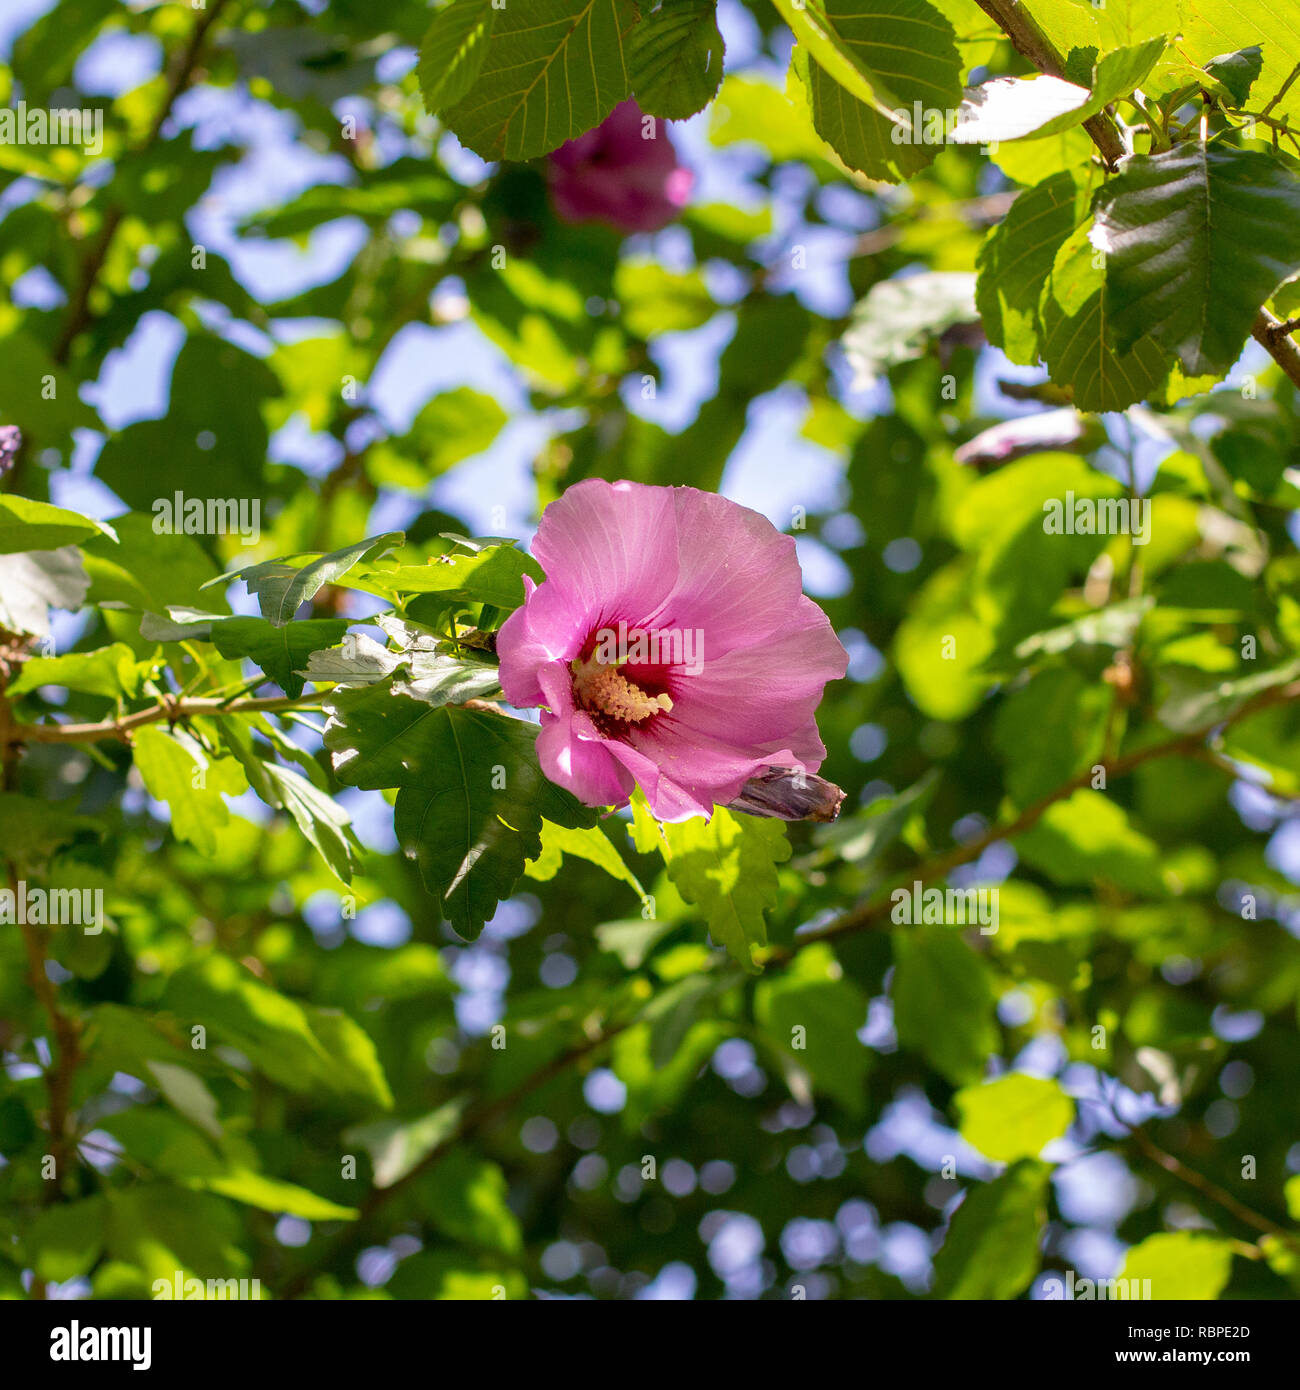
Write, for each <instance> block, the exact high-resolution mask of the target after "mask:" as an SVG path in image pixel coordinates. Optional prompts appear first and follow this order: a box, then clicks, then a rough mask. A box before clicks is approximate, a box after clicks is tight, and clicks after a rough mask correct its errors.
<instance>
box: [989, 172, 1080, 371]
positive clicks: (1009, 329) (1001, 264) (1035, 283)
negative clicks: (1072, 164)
mask: <svg viewBox="0 0 1300 1390" xmlns="http://www.w3.org/2000/svg"><path fill="white" fill-rule="evenodd" d="M1080 201H1081V193H1080V189H1079V186H1078V184H1077V183H1076V182H1075V179H1074V176H1073V174H1065V173H1062V174H1055V175H1053V176H1052V177H1051V178H1048V179H1044V180H1043V182H1042V183H1039V184H1036V185H1035V186H1034V187H1033V188H1029V189H1026V190H1025V191H1024V192H1023V193H1021V194H1020V195H1019V197H1017V199H1016V201H1015V202H1014V203H1012V205H1011V210H1010V211H1009V212H1008V213H1007V215H1006V216H1005V217H1004V218H1003V219H1002V221H1001V222H999V223H998V225H997V226H996V227H994V228H993V230H992V231H991V232H990V233H989V234H988V237H987V238H986V239H985V242H984V245H983V246H982V247H981V248H980V253H979V259H978V261H977V265H978V267H979V280H978V283H977V284H976V287H975V303H976V305H977V306H978V308H979V313H980V318H981V321H982V322H983V325H984V332H985V334H986V335H987V336H988V340H989V342H990V343H992V344H993V345H994V347H1000V348H1001V349H1002V350H1003V352H1005V353H1006V355H1007V356H1008V357H1009V358H1010V359H1011V360H1012V361H1013V362H1018V363H1020V365H1021V366H1025V367H1029V366H1033V365H1034V364H1035V363H1036V362H1037V361H1038V359H1039V357H1040V355H1041V354H1042V347H1041V341H1040V340H1041V336H1042V330H1041V326H1040V323H1039V318H1038V300H1039V296H1040V295H1041V294H1042V291H1043V287H1044V285H1045V284H1046V283H1047V277H1048V276H1049V275H1050V274H1051V273H1052V264H1053V262H1054V261H1055V259H1056V253H1057V252H1058V251H1059V250H1060V248H1061V246H1062V244H1063V243H1064V242H1065V240H1066V238H1067V237H1069V235H1070V233H1071V232H1073V231H1074V229H1075V228H1076V227H1077V226H1078V225H1079V219H1080V216H1081V215H1082V213H1083V208H1082V207H1080V205H1079V204H1080Z"/></svg>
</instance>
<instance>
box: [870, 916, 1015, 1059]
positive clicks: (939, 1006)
mask: <svg viewBox="0 0 1300 1390" xmlns="http://www.w3.org/2000/svg"><path fill="white" fill-rule="evenodd" d="M893 943H894V963H895V965H894V987H893V997H894V1026H895V1028H897V1030H898V1041H899V1043H900V1045H901V1046H903V1047H906V1048H910V1049H912V1050H913V1051H916V1052H919V1053H920V1054H921V1055H922V1056H923V1057H925V1058H926V1059H927V1060H928V1061H929V1062H930V1064H931V1065H932V1066H933V1067H935V1068H936V1070H938V1071H939V1072H941V1073H942V1074H943V1075H944V1076H946V1077H947V1078H948V1079H949V1080H950V1081H952V1082H954V1083H956V1084H958V1085H963V1084H965V1083H967V1082H973V1081H978V1080H979V1079H980V1077H981V1076H982V1075H983V1073H984V1064H985V1062H986V1061H987V1060H988V1058H989V1056H990V1055H991V1054H992V1053H994V1052H996V1051H997V1050H998V1044H999V1040H1000V1034H999V1032H998V1028H997V1023H996V1020H995V1017H994V1008H995V1004H996V1001H995V999H994V995H993V982H992V979H991V978H990V975H989V970H988V966H987V965H986V964H985V963H984V961H983V960H982V959H981V958H980V956H978V955H977V954H976V953H975V952H974V951H973V950H972V949H971V948H970V947H969V946H968V945H967V944H966V942H965V941H963V940H962V938H961V936H960V934H959V933H958V932H956V931H954V930H953V929H951V928H948V927H916V926H911V927H907V928H904V929H901V930H899V931H895V932H894V933H893Z"/></svg>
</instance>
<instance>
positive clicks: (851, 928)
mask: <svg viewBox="0 0 1300 1390" xmlns="http://www.w3.org/2000/svg"><path fill="white" fill-rule="evenodd" d="M1296 699H1300V681H1293V682H1291V683H1290V684H1289V685H1283V686H1277V687H1275V688H1274V689H1272V690H1264V691H1261V692H1260V693H1259V694H1258V695H1256V696H1254V697H1253V698H1252V699H1250V700H1247V701H1246V702H1245V703H1244V704H1243V705H1241V706H1240V707H1239V708H1238V709H1236V710H1234V711H1233V712H1232V713H1231V714H1230V715H1227V716H1226V717H1220V718H1218V719H1216V720H1213V721H1212V722H1210V723H1207V724H1205V725H1203V726H1202V727H1201V728H1199V729H1195V730H1193V731H1192V732H1190V733H1186V734H1180V735H1179V736H1178V737H1177V738H1172V739H1169V740H1167V741H1166V742H1164V743H1151V744H1147V745H1146V747H1144V748H1136V749H1134V750H1133V751H1132V752H1130V753H1125V754H1123V755H1121V756H1119V757H1114V758H1109V759H1105V760H1103V761H1101V762H1099V763H1097V764H1096V768H1100V769H1102V770H1103V771H1104V773H1105V775H1106V778H1107V780H1109V779H1110V778H1111V777H1123V776H1125V775H1126V774H1128V773H1130V772H1132V771H1133V770H1134V768H1137V767H1141V766H1142V764H1143V763H1148V762H1152V761H1154V760H1155V759H1157V758H1169V757H1177V756H1180V755H1181V756H1192V757H1194V756H1196V754H1197V753H1198V751H1199V750H1200V749H1201V748H1202V746H1203V745H1204V743H1205V740H1206V739H1207V738H1209V737H1210V735H1211V734H1213V733H1215V732H1216V731H1217V730H1220V729H1226V728H1229V727H1230V726H1231V725H1233V724H1236V723H1238V722H1239V721H1240V720H1242V719H1245V718H1247V717H1248V716H1249V715H1252V714H1256V713H1258V712H1259V711H1260V710H1263V709H1269V708H1272V707H1273V706H1274V705H1280V704H1287V703H1289V702H1291V701H1293V700H1296ZM1094 776H1095V768H1094V767H1091V766H1090V767H1088V768H1086V769H1085V770H1084V771H1083V772H1080V773H1079V774H1078V775H1077V776H1074V777H1071V778H1070V779H1069V781H1067V782H1063V783H1062V784H1061V785H1060V786H1059V787H1057V788H1056V789H1055V790H1054V791H1051V792H1048V793H1047V795H1046V796H1043V797H1040V798H1039V800H1037V801H1035V802H1034V803H1033V804H1032V805H1030V806H1027V807H1026V808H1025V809H1024V810H1023V811H1021V812H1020V813H1019V814H1018V815H1017V816H1015V817H1014V818H1013V819H1012V820H1010V821H1007V822H1004V823H1001V824H998V825H994V826H991V827H990V828H989V829H988V830H986V831H985V832H984V833H983V834H982V835H978V836H976V837H975V838H974V839H973V840H968V841H967V842H966V843H965V844H964V845H957V846H956V847H954V848H953V849H951V850H949V851H948V852H947V853H946V854H941V855H939V857H938V858H936V859H933V860H931V861H930V863H928V864H920V865H917V866H916V868H914V869H912V870H910V871H909V874H910V877H911V879H912V880H913V881H917V882H920V883H921V884H922V885H925V884H928V883H933V882H934V881H935V880H936V879H944V878H947V876H948V875H949V874H950V873H951V872H952V871H953V870H954V869H955V868H958V867H959V866H960V865H962V864H969V863H971V862H972V861H973V860H975V859H978V858H979V857H980V855H981V854H983V853H984V851H985V850H986V849H988V848H989V846H990V845H994V844H996V843H997V842H998V841H999V840H1013V839H1015V837H1016V836H1017V835H1023V834H1024V832H1025V831H1026V830H1029V829H1030V828H1031V827H1032V826H1034V825H1036V824H1037V823H1038V821H1039V820H1040V819H1041V818H1042V817H1043V815H1044V814H1045V813H1046V812H1047V811H1048V810H1050V809H1051V807H1053V806H1055V805H1056V803H1057V802H1058V801H1064V800H1065V799H1066V798H1067V797H1069V796H1073V795H1074V793H1075V792H1077V791H1081V790H1083V789H1084V788H1085V787H1088V786H1090V785H1091V783H1092V780H1093V777H1094ZM892 905H893V898H892V895H891V893H890V892H884V893H882V894H880V895H879V896H878V897H875V898H871V899H868V900H867V901H866V902H864V903H861V904H859V905H858V906H857V907H854V908H850V910H849V911H848V912H845V913H843V914H842V915H841V916H839V917H837V918H836V919H835V920H834V921H832V922H828V923H827V924H826V925H825V926H823V927H818V928H815V929H814V930H813V931H810V932H806V933H804V934H803V935H801V936H800V937H799V939H798V940H797V941H796V942H795V944H794V946H793V947H779V948H777V949H776V950H774V951H773V952H772V954H771V955H770V956H768V957H767V960H768V962H770V963H780V962H784V961H785V960H787V959H789V958H790V957H791V956H792V955H793V954H794V953H795V951H798V950H801V949H802V948H803V947H804V946H807V945H809V944H810V943H811V942H814V941H827V940H829V939H831V938H834V937H841V936H850V935H852V934H853V933H855V932H859V931H865V930H867V929H868V928H871V927H875V926H878V925H879V924H880V923H881V922H882V920H884V919H885V918H887V917H888V915H889V910H890V908H891V907H892Z"/></svg>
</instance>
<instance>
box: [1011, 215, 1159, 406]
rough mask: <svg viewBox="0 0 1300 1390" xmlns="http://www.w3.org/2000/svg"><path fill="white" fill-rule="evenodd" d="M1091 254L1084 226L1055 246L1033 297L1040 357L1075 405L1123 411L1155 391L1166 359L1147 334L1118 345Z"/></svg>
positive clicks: (1099, 272) (1101, 277) (1102, 274)
mask: <svg viewBox="0 0 1300 1390" xmlns="http://www.w3.org/2000/svg"><path fill="white" fill-rule="evenodd" d="M1094 258H1095V253H1094V250H1093V248H1092V247H1091V246H1090V245H1089V243H1088V229H1087V227H1079V228H1078V229H1076V230H1075V231H1074V232H1073V233H1072V234H1071V235H1070V236H1069V237H1067V238H1066V239H1065V241H1064V242H1062V244H1061V246H1060V249H1059V250H1058V251H1057V253H1056V258H1055V260H1054V261H1053V263H1052V273H1051V274H1050V275H1049V276H1048V278H1047V282H1046V284H1045V285H1044V287H1043V292H1042V295H1041V297H1040V299H1039V306H1038V314H1039V320H1040V322H1041V325H1042V356H1043V359H1044V361H1045V362H1046V363H1047V365H1048V368H1049V370H1050V373H1051V378H1052V380H1053V381H1054V382H1056V383H1057V385H1058V386H1068V387H1069V388H1070V391H1071V393H1072V395H1073V397H1074V404H1075V405H1076V406H1078V408H1079V409H1080V410H1123V409H1124V408H1125V407H1126V406H1130V405H1134V404H1136V402H1138V401H1140V400H1143V399H1144V398H1146V397H1147V396H1150V395H1152V394H1153V393H1154V392H1155V391H1156V389H1157V388H1158V387H1159V386H1160V384H1161V383H1162V382H1163V381H1164V380H1165V378H1166V377H1167V376H1168V375H1169V367H1170V360H1171V359H1170V358H1168V357H1166V355H1165V354H1164V353H1163V352H1162V351H1161V349H1160V348H1159V346H1157V344H1156V342H1155V340H1154V339H1153V338H1152V337H1150V336H1149V335H1147V336H1141V335H1140V336H1139V337H1138V338H1137V339H1136V340H1135V341H1134V342H1133V343H1131V344H1129V345H1128V346H1127V347H1120V345H1119V341H1118V337H1117V333H1116V329H1115V325H1114V316H1113V312H1112V310H1111V308H1110V304H1109V297H1108V293H1107V277H1106V273H1105V272H1104V271H1102V270H1101V269H1100V268H1099V267H1098V266H1097V265H1095V264H1094Z"/></svg>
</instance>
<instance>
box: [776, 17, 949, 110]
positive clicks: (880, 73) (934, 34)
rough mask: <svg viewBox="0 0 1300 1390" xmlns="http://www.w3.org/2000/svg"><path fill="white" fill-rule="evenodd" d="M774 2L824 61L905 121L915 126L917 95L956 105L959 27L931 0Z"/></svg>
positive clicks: (862, 96)
mask: <svg viewBox="0 0 1300 1390" xmlns="http://www.w3.org/2000/svg"><path fill="white" fill-rule="evenodd" d="M774 3H775V4H776V8H777V10H778V12H779V13H780V15H781V17H782V19H784V20H785V21H786V23H787V24H789V26H790V28H791V29H793V30H794V33H795V37H796V38H797V39H798V40H799V42H800V43H801V44H802V45H803V46H804V47H805V48H806V49H807V50H808V53H809V56H810V57H812V58H813V60H814V61H815V62H816V64H817V66H818V67H820V68H821V69H822V70H823V71H824V72H825V73H826V75H827V76H828V77H830V78H832V79H833V80H834V81H835V82H836V83H837V84H838V85H839V86H840V87H842V88H843V89H844V91H845V93H846V94H847V95H848V96H849V97H851V98H854V99H856V100H857V101H859V102H863V103H865V104H866V106H867V107H868V108H872V109H874V110H875V111H877V112H878V113H879V114H880V115H881V116H883V117H885V118H886V119H887V120H888V121H890V122H892V123H894V124H897V125H898V126H899V127H900V129H902V130H904V131H910V130H911V127H912V124H913V122H912V112H913V103H914V102H917V101H919V102H920V103H921V105H922V106H923V107H937V108H938V109H939V110H948V109H951V108H955V107H956V105H957V102H958V100H959V98H960V96H961V59H960V57H959V56H958V53H957V46H956V42H955V35H954V33H953V28H952V25H951V23H950V22H949V21H948V19H947V18H946V17H945V16H944V15H943V14H942V13H940V11H938V10H936V9H935V8H934V6H933V5H930V4H928V3H927V0H875V3H874V4H873V6H872V8H871V9H870V10H869V11H866V12H864V11H863V10H862V9H861V8H860V6H858V5H857V4H856V3H855V0H803V3H798V0H774ZM912 133H913V134H914V135H915V132H912Z"/></svg>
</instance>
